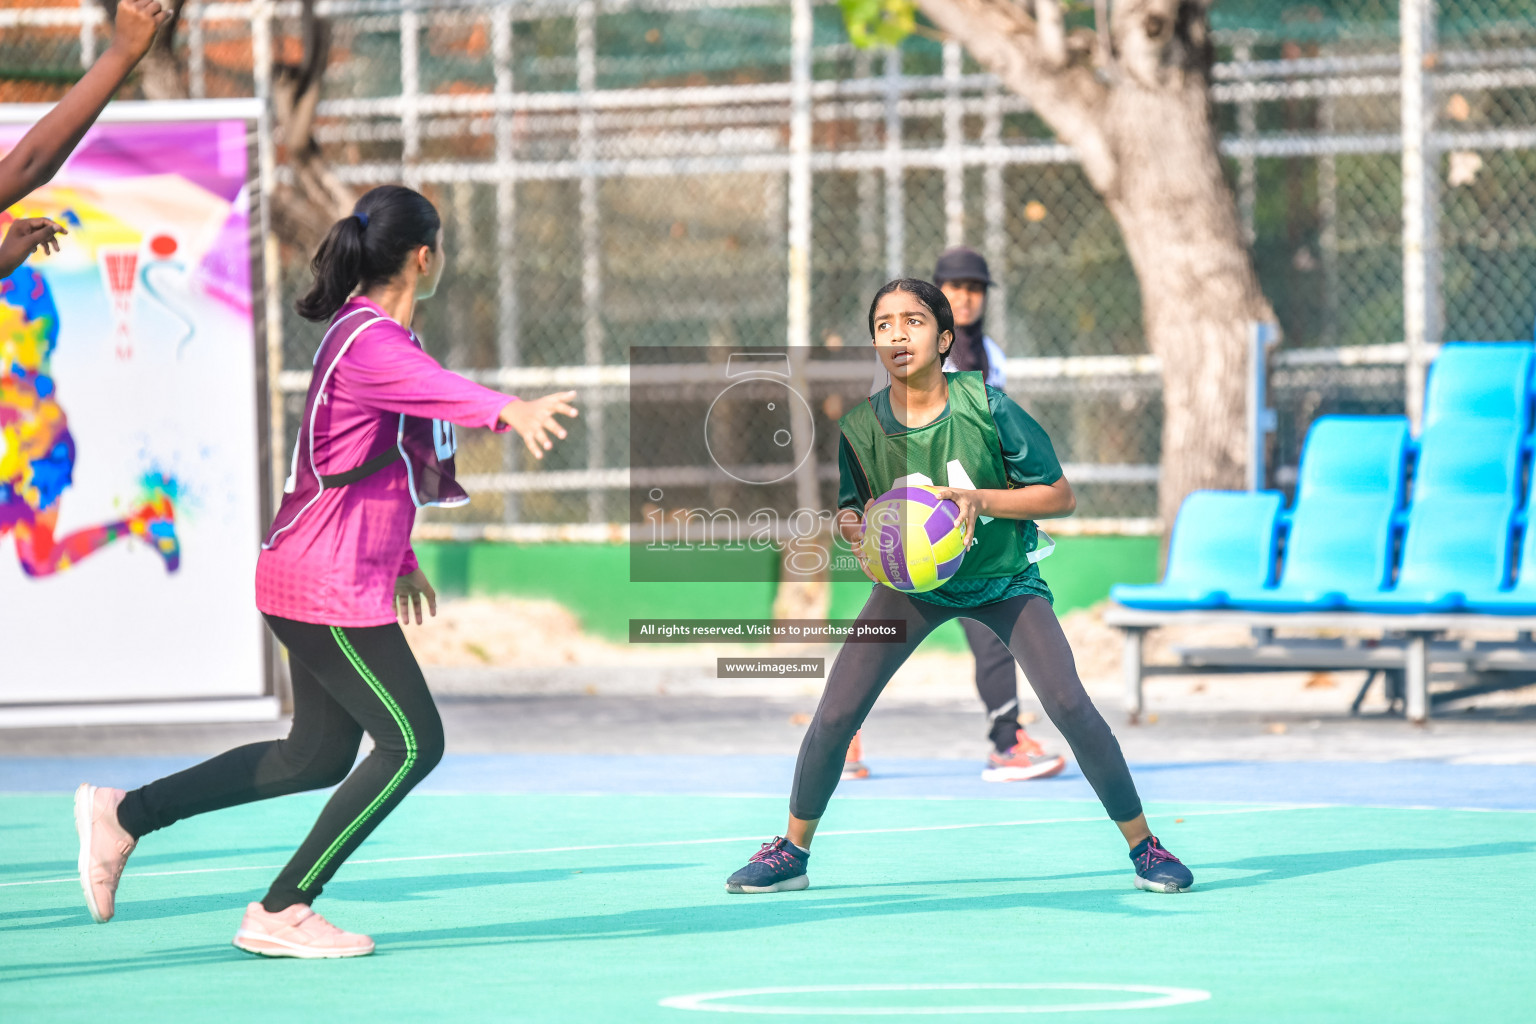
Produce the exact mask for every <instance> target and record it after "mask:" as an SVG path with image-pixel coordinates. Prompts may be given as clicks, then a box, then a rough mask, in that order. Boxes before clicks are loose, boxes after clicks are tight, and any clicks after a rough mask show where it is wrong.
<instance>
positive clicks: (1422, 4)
mask: <svg viewBox="0 0 1536 1024" xmlns="http://www.w3.org/2000/svg"><path fill="white" fill-rule="evenodd" d="M1398 11H1399V13H1398V23H1399V25H1400V26H1401V30H1402V39H1401V40H1400V45H1401V58H1400V59H1401V61H1402V69H1401V102H1402V132H1403V333H1404V340H1405V341H1406V342H1407V347H1408V364H1407V372H1406V373H1405V374H1404V377H1405V381H1404V386H1405V388H1406V394H1405V395H1404V399H1405V405H1406V408H1407V412H1408V420H1409V422H1410V423H1411V424H1412V425H1413V429H1414V430H1415V431H1417V430H1418V429H1419V427H1420V426H1421V420H1422V418H1423V412H1424V378H1425V370H1426V365H1427V363H1428V356H1427V353H1428V346H1430V345H1433V344H1434V343H1435V342H1436V341H1437V340H1438V334H1439V323H1438V315H1437V306H1438V302H1437V295H1436V294H1435V292H1436V289H1437V287H1438V281H1437V277H1438V275H1437V274H1436V273H1435V268H1436V265H1437V263H1438V250H1439V237H1438V235H1439V211H1438V209H1436V205H1435V203H1436V199H1437V195H1436V194H1437V192H1438V189H1437V187H1436V185H1437V182H1436V174H1435V169H1436V165H1437V162H1438V161H1437V160H1436V156H1437V154H1436V153H1435V150H1434V146H1433V144H1432V142H1431V139H1430V126H1431V124H1432V123H1433V120H1434V116H1435V101H1434V95H1433V93H1432V91H1431V90H1432V83H1431V81H1430V76H1429V74H1428V73H1427V72H1428V70H1429V68H1428V67H1427V66H1426V65H1428V64H1431V63H1432V61H1433V59H1434V52H1435V6H1434V0H1400V2H1399V7H1398Z"/></svg>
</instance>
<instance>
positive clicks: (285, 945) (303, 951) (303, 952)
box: [232, 928, 373, 960]
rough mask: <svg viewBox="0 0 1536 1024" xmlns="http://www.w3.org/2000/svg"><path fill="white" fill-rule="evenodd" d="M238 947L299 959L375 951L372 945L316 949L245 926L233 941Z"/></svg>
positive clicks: (358, 954)
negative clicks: (252, 931)
mask: <svg viewBox="0 0 1536 1024" xmlns="http://www.w3.org/2000/svg"><path fill="white" fill-rule="evenodd" d="M232 944H233V945H234V947H235V948H236V949H240V950H244V951H245V952H247V953H254V954H256V955H257V956H271V957H284V956H285V957H293V958H295V959H298V960H341V959H344V958H346V957H353V956H367V955H368V954H369V953H372V952H373V947H372V946H353V947H351V948H347V949H315V948H314V947H313V946H301V945H299V944H298V943H296V942H286V941H284V940H282V939H274V938H273V937H272V936H270V935H256V934H253V933H251V932H248V931H246V930H245V929H244V928H242V929H240V930H239V931H237V932H235V938H234V941H233V943H232Z"/></svg>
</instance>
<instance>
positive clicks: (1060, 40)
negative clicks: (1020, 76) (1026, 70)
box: [1035, 0, 1067, 71]
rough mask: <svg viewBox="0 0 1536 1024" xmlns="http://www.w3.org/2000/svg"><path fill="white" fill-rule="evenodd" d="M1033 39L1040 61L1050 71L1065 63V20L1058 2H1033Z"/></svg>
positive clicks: (1039, 0) (1046, 0)
mask: <svg viewBox="0 0 1536 1024" xmlns="http://www.w3.org/2000/svg"><path fill="white" fill-rule="evenodd" d="M1035 38H1036V39H1038V40H1039V41H1040V61H1041V63H1042V64H1044V65H1045V67H1047V68H1049V69H1050V70H1052V71H1055V70H1057V69H1059V68H1062V67H1065V66H1066V63H1067V19H1066V15H1064V14H1063V13H1062V10H1061V3H1060V2H1059V0H1035Z"/></svg>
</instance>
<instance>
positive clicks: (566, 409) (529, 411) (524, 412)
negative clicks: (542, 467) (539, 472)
mask: <svg viewBox="0 0 1536 1024" xmlns="http://www.w3.org/2000/svg"><path fill="white" fill-rule="evenodd" d="M575 397H576V392H574V391H557V392H556V393H555V394H553V395H545V396H544V397H543V398H530V399H527V400H526V401H517V402H508V403H507V406H506V408H504V409H502V410H501V415H500V416H499V417H497V418H498V419H500V420H501V422H503V423H505V424H506V425H507V426H509V427H511V428H512V429H513V430H515V431H517V432H518V434H519V435H521V437H522V439H523V443H524V444H526V445H527V446H528V450H529V451H531V452H533V457H534V458H536V459H542V458H543V457H544V453H545V452H547V451H549V450H550V449H551V448H553V447H554V442H553V441H551V440H550V439H549V435H550V434H554V435H555V436H556V437H560V438H563V437H565V436H566V433H565V428H564V427H562V426H561V425H560V421H559V420H557V419H555V414H556V413H560V414H561V415H563V416H575V415H577V413H576V407H575V406H574V405H571V404H570V401H571V399H573V398H575Z"/></svg>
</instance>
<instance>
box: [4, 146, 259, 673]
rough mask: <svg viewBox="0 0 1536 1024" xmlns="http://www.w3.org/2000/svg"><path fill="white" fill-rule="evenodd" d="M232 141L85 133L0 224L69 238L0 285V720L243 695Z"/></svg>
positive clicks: (246, 644)
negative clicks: (40, 228) (75, 706)
mask: <svg viewBox="0 0 1536 1024" xmlns="http://www.w3.org/2000/svg"><path fill="white" fill-rule="evenodd" d="M24 132H25V128H24V127H6V128H0V152H5V151H9V150H10V149H11V147H13V146H14V145H15V144H16V142H17V140H18V139H19V138H20V137H21V136H22V134H23V133H24ZM246 133H247V126H246V124H245V123H244V122H242V121H213V122H208V121H202V122H187V123H169V124H104V125H98V126H96V127H95V128H93V129H92V130H91V132H90V133H89V134H88V135H87V136H86V138H85V140H84V141H83V142H82V143H81V145H80V147H79V148H78V149H77V150H76V152H75V154H74V155H73V156H72V157H71V158H70V160H69V162H68V163H67V164H66V165H65V167H64V169H63V171H62V172H61V173H60V174H59V175H58V176H57V177H56V178H55V179H54V180H53V181H52V182H51V183H50V184H49V185H47V186H45V187H44V188H42V189H41V190H39V191H38V192H36V193H34V194H33V195H32V196H30V197H28V198H27V199H26V200H24V201H23V202H21V203H18V204H17V205H16V206H14V207H12V208H11V209H10V210H9V211H6V212H5V213H4V214H0V230H4V227H5V224H7V223H8V222H9V220H10V219H11V218H12V217H16V218H22V217H38V216H43V217H51V218H53V219H54V220H57V221H59V222H60V223H63V224H65V225H67V226H68V228H69V234H68V235H67V236H64V237H62V238H61V239H60V243H61V246H62V251H61V252H59V253H57V254H55V255H51V256H46V257H33V259H32V260H31V261H30V262H29V263H28V264H27V265H25V266H23V267H22V268H21V269H20V270H18V271H17V272H16V273H14V274H12V275H11V276H10V277H9V278H7V279H5V280H4V281H0V704H18V703H49V704H53V703H66V702H75V701H124V700H148V699H198V698H209V697H232V696H257V695H260V694H261V693H262V692H263V690H264V683H265V681H264V675H263V670H262V632H261V628H262V627H261V624H260V619H259V617H258V616H257V613H256V610H255V607H254V604H253V600H252V593H253V591H252V578H253V576H254V573H255V563H256V554H257V550H258V543H259V537H260V531H261V527H262V525H263V524H262V523H261V522H260V521H259V515H260V512H259V510H260V500H259V494H260V492H259V489H258V488H259V484H258V480H259V476H260V470H259V466H258V458H257V452H258V448H257V407H256V401H257V396H256V378H255V366H256V349H255V338H254V333H253V330H252V320H251V268H250V253H249V236H250V225H249V223H248V218H247V210H248V207H249V203H248V198H247V194H246V191H245V189H246V179H247V166H246V165H247V151H246Z"/></svg>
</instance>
